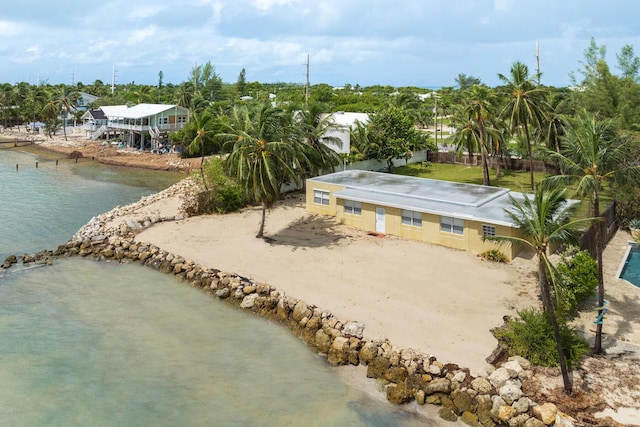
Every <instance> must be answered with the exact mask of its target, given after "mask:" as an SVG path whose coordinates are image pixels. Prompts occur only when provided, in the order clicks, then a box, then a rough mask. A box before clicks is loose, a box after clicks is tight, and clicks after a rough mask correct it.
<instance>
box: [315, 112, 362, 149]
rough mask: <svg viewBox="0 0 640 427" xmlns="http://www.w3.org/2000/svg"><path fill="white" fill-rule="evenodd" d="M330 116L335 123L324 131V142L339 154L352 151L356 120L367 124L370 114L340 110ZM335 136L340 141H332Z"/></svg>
mask: <svg viewBox="0 0 640 427" xmlns="http://www.w3.org/2000/svg"><path fill="white" fill-rule="evenodd" d="M326 116H327V115H325V116H323V118H324V117H326ZM328 116H330V117H331V119H330V120H331V122H332V123H333V125H332V126H331V127H330V128H329V129H328V130H327V131H326V132H325V133H324V135H323V138H322V143H323V144H325V145H326V146H327V147H329V148H331V149H332V150H333V151H335V152H337V153H339V154H349V153H350V152H351V129H352V128H353V127H354V126H355V125H356V122H360V123H362V124H365V125H366V124H367V123H369V115H368V114H367V113H347V112H344V111H338V112H336V113H331V114H329V115H328ZM333 138H337V139H338V140H339V141H340V143H336V142H334V141H332V140H331V139H333Z"/></svg>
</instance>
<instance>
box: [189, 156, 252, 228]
mask: <svg viewBox="0 0 640 427" xmlns="http://www.w3.org/2000/svg"><path fill="white" fill-rule="evenodd" d="M203 172H204V180H203V178H202V176H201V175H200V173H199V172H198V173H194V174H193V175H192V179H193V180H194V181H195V182H196V183H197V184H198V185H196V186H195V187H194V188H193V190H192V191H191V192H190V194H185V195H184V197H183V202H182V211H183V212H185V213H186V214H187V215H198V214H205V213H212V212H216V213H227V212H233V211H235V210H238V209H240V208H241V207H243V206H245V205H246V199H245V196H244V191H243V190H242V187H240V185H239V184H238V183H237V182H235V181H234V180H233V179H232V178H230V177H229V176H227V175H226V173H225V172H224V169H223V167H222V160H220V159H218V158H211V159H209V160H207V161H206V162H205V163H204V165H203ZM207 189H208V190H207Z"/></svg>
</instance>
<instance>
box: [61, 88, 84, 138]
mask: <svg viewBox="0 0 640 427" xmlns="http://www.w3.org/2000/svg"><path fill="white" fill-rule="evenodd" d="M79 98H80V94H79V93H78V92H77V91H75V90H71V91H68V90H67V89H66V88H65V87H64V86H62V87H61V88H60V89H59V94H58V98H57V99H56V103H57V104H58V106H59V108H60V113H61V115H62V131H63V132H64V140H65V141H66V140H67V116H68V115H69V113H71V112H72V111H73V110H75V109H76V106H77V104H78V99H79Z"/></svg>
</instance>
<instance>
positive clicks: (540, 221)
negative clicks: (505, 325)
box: [483, 185, 593, 393]
mask: <svg viewBox="0 0 640 427" xmlns="http://www.w3.org/2000/svg"><path fill="white" fill-rule="evenodd" d="M565 191H566V190H565V189H564V188H562V189H561V188H559V187H555V188H554V187H550V186H543V185H539V186H537V187H536V189H535V192H534V194H533V199H532V198H531V196H530V195H527V194H523V198H522V200H519V199H516V198H515V197H513V196H510V198H511V205H512V209H505V213H506V214H507V215H508V216H509V219H510V220H511V221H512V223H513V224H514V225H515V226H516V227H517V228H518V229H519V232H520V235H521V236H522V237H514V236H486V237H484V238H483V239H485V240H491V241H495V242H498V243H501V244H504V243H511V244H514V245H523V246H526V247H529V248H531V249H533V250H534V251H535V253H536V256H537V258H538V284H539V285H540V294H541V296H542V303H543V307H544V310H545V311H546V312H547V314H548V315H549V319H550V320H551V325H552V327H553V334H554V338H555V341H556V349H557V351H558V360H559V362H560V369H561V370H562V380H563V383H564V390H565V392H567V393H571V389H572V384H571V380H570V378H569V371H568V367H567V361H566V357H565V354H564V348H563V345H562V340H561V337H560V328H559V326H558V319H557V317H556V312H555V305H554V303H553V299H552V291H551V286H552V285H553V284H554V267H553V265H552V264H551V261H550V260H549V257H548V254H547V249H548V247H549V246H555V245H562V244H567V243H571V242H573V241H575V240H576V237H577V236H576V234H577V233H578V232H579V230H580V229H581V228H582V227H583V226H584V224H586V223H588V222H591V221H593V218H585V219H578V220H573V221H572V220H570V218H571V217H572V215H573V214H574V213H575V210H576V208H577V204H572V203H568V202H567V199H566V198H565ZM556 295H557V293H556Z"/></svg>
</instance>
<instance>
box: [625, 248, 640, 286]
mask: <svg viewBox="0 0 640 427" xmlns="http://www.w3.org/2000/svg"><path fill="white" fill-rule="evenodd" d="M620 277H621V278H622V279H624V280H626V281H628V282H629V283H632V284H633V285H635V286H638V287H640V247H638V246H635V247H632V248H631V251H629V256H628V257H627V260H626V261H625V264H624V267H623V269H622V273H621V274H620Z"/></svg>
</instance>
